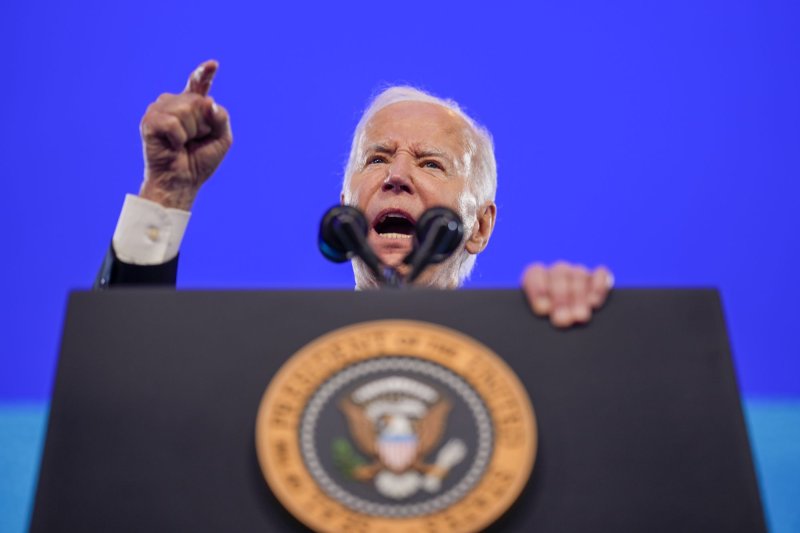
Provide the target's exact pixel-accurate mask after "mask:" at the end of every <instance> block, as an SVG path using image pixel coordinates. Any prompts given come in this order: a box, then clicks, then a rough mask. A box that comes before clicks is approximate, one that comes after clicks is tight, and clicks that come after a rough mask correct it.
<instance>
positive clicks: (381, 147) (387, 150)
mask: <svg viewBox="0 0 800 533" xmlns="http://www.w3.org/2000/svg"><path fill="white" fill-rule="evenodd" d="M395 150H397V145H394V146H391V147H390V146H387V145H385V144H373V145H370V146H369V147H367V153H375V152H377V153H381V154H393V153H394V152H395Z"/></svg>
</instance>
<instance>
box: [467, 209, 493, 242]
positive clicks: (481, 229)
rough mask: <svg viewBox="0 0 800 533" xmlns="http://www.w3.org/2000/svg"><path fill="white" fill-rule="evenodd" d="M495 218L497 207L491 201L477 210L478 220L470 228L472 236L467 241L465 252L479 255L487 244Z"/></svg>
mask: <svg viewBox="0 0 800 533" xmlns="http://www.w3.org/2000/svg"><path fill="white" fill-rule="evenodd" d="M496 217H497V206H496V205H495V204H494V202H492V201H491V200H490V201H489V202H487V203H485V204H483V205H482V206H481V207H479V208H478V220H477V221H476V222H475V227H474V228H472V235H470V236H469V238H468V239H467V245H466V248H467V251H468V252H469V253H471V254H479V253H481V252H482V251H483V249H484V248H486V245H487V244H489V237H491V236H492V230H494V221H495V219H496Z"/></svg>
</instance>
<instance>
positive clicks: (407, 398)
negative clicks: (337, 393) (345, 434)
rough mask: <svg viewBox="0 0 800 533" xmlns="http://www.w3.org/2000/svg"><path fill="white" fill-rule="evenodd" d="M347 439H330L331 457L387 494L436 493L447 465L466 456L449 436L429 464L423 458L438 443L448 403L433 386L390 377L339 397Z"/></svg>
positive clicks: (399, 496) (459, 443) (397, 496)
mask: <svg viewBox="0 0 800 533" xmlns="http://www.w3.org/2000/svg"><path fill="white" fill-rule="evenodd" d="M339 408H340V410H341V411H342V413H344V415H345V418H346V419H347V425H348V428H349V430H350V436H351V438H352V441H353V442H354V443H355V444H356V446H357V447H358V449H359V451H360V452H361V453H362V454H364V455H366V457H367V458H366V459H364V458H362V457H358V456H357V455H356V453H355V452H354V451H353V450H352V448H351V447H350V445H349V443H348V442H347V441H346V440H343V439H337V441H336V442H334V459H335V460H336V461H337V463H339V465H340V467H341V468H342V469H343V470H345V473H346V474H348V475H349V476H350V477H352V478H354V479H357V480H360V481H363V482H374V484H375V488H376V489H377V490H378V492H380V493H381V494H383V495H384V496H386V497H389V498H393V499H402V498H407V497H409V496H411V495H413V494H415V493H416V492H417V491H418V490H419V489H420V488H422V489H424V490H426V491H428V492H436V491H438V490H439V489H440V488H441V482H442V480H443V479H444V478H445V477H446V476H447V474H448V473H449V472H450V470H451V469H452V468H453V467H454V466H455V465H456V464H458V463H459V462H461V461H462V460H463V458H464V456H465V455H466V451H467V450H466V445H465V444H464V442H463V441H462V440H461V439H450V440H449V441H448V442H447V443H446V444H445V445H444V446H442V447H441V449H440V450H439V452H438V454H437V455H436V460H435V461H434V462H433V463H429V462H426V460H425V458H426V457H427V456H428V455H429V454H431V453H433V452H434V451H435V450H436V448H437V447H438V445H439V443H440V441H441V440H442V436H443V435H444V433H445V429H446V427H447V417H448V415H449V414H450V411H451V409H452V403H451V402H450V401H449V400H447V399H446V398H443V397H442V396H441V394H440V393H439V392H437V391H436V390H435V389H434V388H433V387H430V386H428V385H425V384H424V383H421V382H419V381H416V380H413V379H410V378H406V377H400V376H392V377H388V378H381V379H378V380H375V381H372V382H370V383H367V384H366V385H362V386H361V387H359V388H358V389H356V390H355V391H354V392H353V393H352V394H350V395H349V396H348V397H345V398H343V399H342V400H341V401H340V402H339Z"/></svg>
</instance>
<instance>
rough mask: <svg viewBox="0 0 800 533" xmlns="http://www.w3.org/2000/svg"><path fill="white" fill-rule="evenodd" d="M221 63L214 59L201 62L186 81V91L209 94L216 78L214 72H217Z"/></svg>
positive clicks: (203, 94) (201, 94)
mask: <svg viewBox="0 0 800 533" xmlns="http://www.w3.org/2000/svg"><path fill="white" fill-rule="evenodd" d="M218 68H219V63H217V62H216V60H214V59H209V60H208V61H205V62H203V63H201V64H200V66H199V67H197V68H196V69H194V72H192V75H191V76H189V80H188V81H187V82H186V88H185V89H184V90H183V92H184V93H192V94H199V95H200V96H206V95H208V91H209V89H211V82H212V81H213V80H214V74H216V73H217V69H218Z"/></svg>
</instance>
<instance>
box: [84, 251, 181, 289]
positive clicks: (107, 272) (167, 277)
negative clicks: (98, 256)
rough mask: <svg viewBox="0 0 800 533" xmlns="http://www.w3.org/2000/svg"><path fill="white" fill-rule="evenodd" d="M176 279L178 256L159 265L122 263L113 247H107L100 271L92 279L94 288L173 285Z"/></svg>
mask: <svg viewBox="0 0 800 533" xmlns="http://www.w3.org/2000/svg"><path fill="white" fill-rule="evenodd" d="M177 279H178V256H175V258H174V259H172V260H171V261H167V262H166V263H162V264H160V265H151V266H142V265H132V264H130V263H123V262H122V261H120V259H119V258H118V257H117V254H116V253H114V247H113V246H109V247H108V253H107V254H106V258H105V259H104V260H103V264H102V265H101V266H100V272H98V273H97V278H96V279H95V281H94V288H95V289H108V288H110V287H124V286H126V285H127V286H132V285H138V286H147V285H151V286H152V285H156V286H168V287H174V286H175V282H176V280H177Z"/></svg>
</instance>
